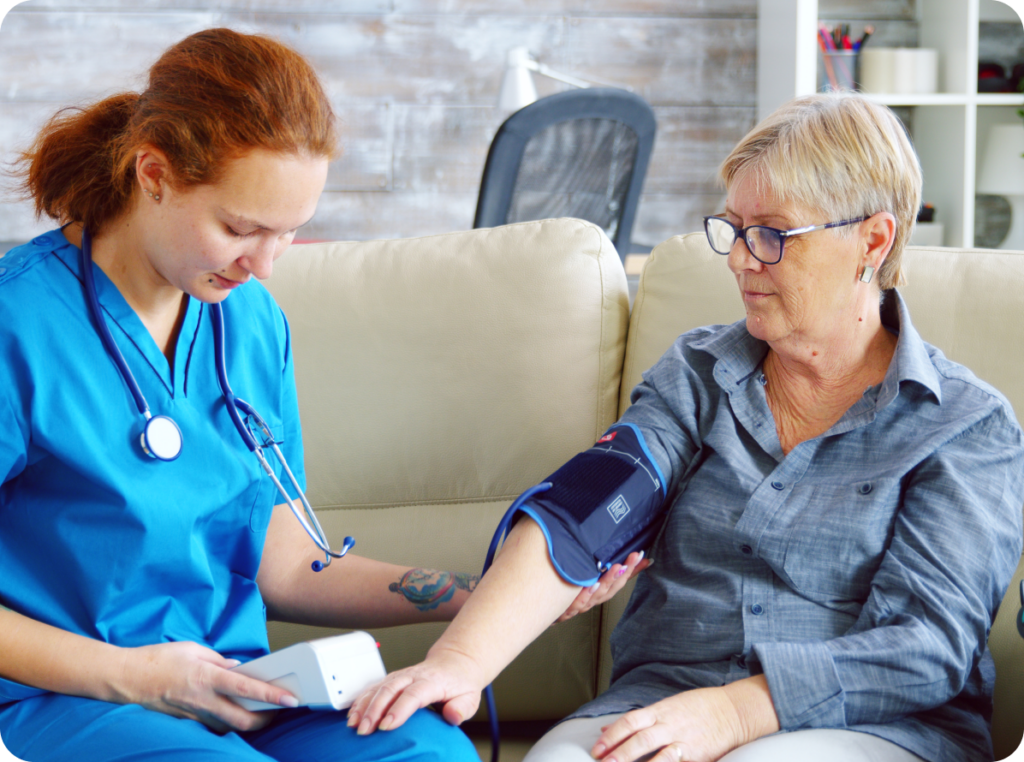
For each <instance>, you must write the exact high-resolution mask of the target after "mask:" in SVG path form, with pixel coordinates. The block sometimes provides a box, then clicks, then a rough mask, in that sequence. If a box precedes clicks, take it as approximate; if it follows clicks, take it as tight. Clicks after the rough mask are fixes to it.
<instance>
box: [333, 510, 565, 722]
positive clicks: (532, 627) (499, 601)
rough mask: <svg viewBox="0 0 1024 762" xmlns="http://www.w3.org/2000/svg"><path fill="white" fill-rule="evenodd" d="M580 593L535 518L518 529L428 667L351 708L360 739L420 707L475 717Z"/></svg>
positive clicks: (393, 680)
mask: <svg viewBox="0 0 1024 762" xmlns="http://www.w3.org/2000/svg"><path fill="white" fill-rule="evenodd" d="M579 591H580V588H579V587H577V586H575V585H570V584H569V583H567V582H565V581H564V580H563V579H562V578H561V577H560V576H559V575H558V573H557V572H556V571H555V569H554V567H553V566H552V565H551V562H550V560H549V559H548V554H547V544H546V542H545V539H544V535H543V533H542V532H541V529H540V527H539V526H538V525H537V524H536V523H534V521H533V520H531V519H524V520H522V521H520V522H519V523H518V524H517V525H516V527H515V528H514V529H513V530H512V532H511V534H510V535H509V537H508V540H507V541H506V543H505V546H504V547H503V548H502V550H501V553H500V554H499V555H498V557H497V558H496V559H495V561H494V565H493V566H492V567H491V569H490V571H488V572H487V574H486V575H485V576H484V578H483V579H482V580H481V581H480V584H479V586H478V587H477V590H476V592H475V593H474V594H473V595H472V596H471V597H470V599H469V600H468V601H467V602H466V604H465V605H464V606H463V608H462V611H460V612H459V615H458V616H457V617H456V618H455V621H453V622H452V624H451V626H449V628H448V629H447V630H446V631H445V633H444V635H442V636H441V638H440V639H439V640H438V641H437V643H435V644H434V646H433V647H432V648H431V649H430V651H429V652H428V654H427V658H426V659H425V660H424V661H423V662H422V663H421V664H417V665H415V666H412V667H409V668H408V669H403V670H399V671H398V672H394V673H392V674H391V675H389V676H388V678H387V679H386V680H385V681H384V682H383V683H382V684H381V685H380V686H378V687H377V688H376V689H375V690H372V691H369V692H367V693H366V694H364V695H363V696H361V697H360V698H359V699H358V700H357V701H356V702H355V704H354V705H353V706H352V708H351V709H350V710H349V725H353V726H354V725H356V724H358V726H359V732H360V733H361V734H366V733H371V732H373V731H374V730H376V729H378V728H379V729H381V730H389V729H391V728H396V727H398V726H399V725H401V724H402V723H404V722H405V721H406V720H407V719H408V718H409V717H410V716H411V715H412V713H413V712H415V711H416V710H417V709H419V708H421V707H424V706H428V705H430V704H435V703H441V704H443V705H444V710H443V714H444V717H445V719H446V720H448V722H451V723H453V724H459V723H461V722H462V721H463V720H465V719H467V718H468V717H471V716H472V715H473V713H474V712H475V711H476V709H477V706H478V705H479V703H480V691H481V690H483V688H484V687H485V686H486V685H488V684H489V683H490V682H491V681H492V680H493V679H494V678H495V677H496V676H497V675H498V673H499V672H501V670H502V669H504V667H505V666H506V665H507V664H508V663H509V662H511V661H512V659H514V658H515V657H516V656H517V655H518V654H519V652H520V651H522V650H523V649H524V648H525V647H526V646H527V645H528V644H529V643H530V642H532V641H533V640H534V639H535V638H536V637H537V636H538V635H540V634H541V633H542V632H543V631H544V630H545V629H546V628H547V627H548V626H549V625H550V624H551V623H552V622H554V621H555V619H556V618H558V616H559V615H560V614H562V613H563V612H564V611H565V610H566V609H567V608H568V607H569V604H570V603H571V602H572V601H573V599H574V598H576V596H577V594H578V593H579Z"/></svg>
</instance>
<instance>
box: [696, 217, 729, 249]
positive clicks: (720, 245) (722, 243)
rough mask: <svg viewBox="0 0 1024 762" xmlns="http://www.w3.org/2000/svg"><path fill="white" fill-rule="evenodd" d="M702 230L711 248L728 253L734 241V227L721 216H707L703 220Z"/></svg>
mask: <svg viewBox="0 0 1024 762" xmlns="http://www.w3.org/2000/svg"><path fill="white" fill-rule="evenodd" d="M704 231H705V232H706V233H707V235H708V243H710V244H711V248H712V249H714V250H715V251H716V252H717V253H719V254H728V253H729V251H730V249H732V245H733V244H734V243H735V242H736V228H734V227H733V226H732V225H731V224H730V223H729V222H728V221H727V220H723V219H722V218H721V217H708V218H707V219H706V220H705V221H704Z"/></svg>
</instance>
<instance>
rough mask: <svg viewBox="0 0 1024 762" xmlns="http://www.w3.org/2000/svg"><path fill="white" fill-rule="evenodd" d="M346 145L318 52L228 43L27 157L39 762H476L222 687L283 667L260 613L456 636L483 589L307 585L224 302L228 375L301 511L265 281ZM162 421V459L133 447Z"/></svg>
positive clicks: (22, 372) (294, 412)
mask: <svg viewBox="0 0 1024 762" xmlns="http://www.w3.org/2000/svg"><path fill="white" fill-rule="evenodd" d="M336 143H337V137H336V124H335V117H334V115H333V113H332V111H331V107H330V104H329V102H328V100H327V98H326V96H325V94H324V92H323V89H322V88H321V85H320V83H319V81H318V79H317V77H316V74H315V73H314V72H313V70H312V68H311V67H310V66H309V64H308V63H307V62H306V61H305V60H304V59H303V58H302V57H300V56H299V55H298V54H296V53H295V52H294V51H292V50H290V49H288V48H286V47H284V46H283V45H281V44H279V43H277V42H274V41H272V40H269V39H267V38H263V37H259V36H250V35H243V34H238V33H235V32H232V31H230V30H226V29H212V30H208V31H204V32H200V33H198V34H195V35H192V36H190V37H188V38H186V39H185V40H183V41H182V42H180V43H178V44H177V45H175V46H173V47H172V48H170V49H169V50H168V51H166V52H165V53H164V54H163V56H162V57H161V58H160V59H159V60H158V61H157V63H156V64H155V65H154V66H153V68H152V69H151V70H150V76H149V83H148V87H147V89H146V90H145V92H143V93H142V94H141V95H139V94H136V93H126V94H122V95H116V96H113V97H110V98H108V99H106V100H104V101H101V102H100V103H97V104H95V105H93V106H90V107H88V108H85V109H68V110H65V111H62V112H60V113H59V114H58V115H57V116H56V117H54V119H53V120H51V121H50V122H49V123H48V124H47V125H46V126H45V127H44V129H43V130H42V132H41V134H40V135H39V137H38V138H37V140H36V142H35V144H34V145H33V146H32V147H31V148H30V149H29V150H28V151H27V152H26V153H25V154H24V155H23V162H22V170H23V173H22V175H21V178H22V181H23V188H24V189H25V191H26V192H27V194H28V195H29V196H30V197H31V198H32V199H33V200H34V202H35V207H36V211H37V213H39V214H45V215H47V216H48V217H51V218H53V219H55V220H57V221H59V222H60V223H61V225H62V227H61V228H60V229H57V230H53V231H51V232H49V233H46V234H44V235H41V236H39V237H38V238H36V239H35V240H33V241H31V242H30V243H28V244H26V245H24V246H22V247H19V248H17V249H14V250H12V251H11V252H9V253H8V254H7V255H6V256H5V257H3V259H0V356H2V357H3V362H2V364H0V431H2V432H3V437H2V438H0V479H2V486H0V736H2V738H3V742H4V744H5V745H6V746H7V747H8V748H9V749H10V750H11V752H13V753H14V754H15V755H16V756H18V757H19V758H22V759H26V760H31V761H32V762H47V761H48V760H62V761H63V760H67V759H76V760H86V761H88V760H110V759H118V760H152V759H155V758H160V759H168V760H176V759H188V760H214V759H216V760H222V759H232V760H253V761H255V760H269V759H274V760H282V761H283V760H300V759H301V760H307V759H316V760H321V761H322V762H329V760H338V759H345V760H352V761H355V760H376V759H388V760H442V759H443V760H450V761H454V762H458V761H460V760H477V756H476V754H475V752H474V750H473V746H472V744H471V743H470V742H469V741H468V739H467V738H466V737H465V735H463V734H462V732H461V731H460V730H458V729H457V728H454V727H451V726H450V725H449V724H447V723H445V722H444V720H442V719H440V718H439V717H438V716H437V715H436V714H434V713H432V712H429V711H421V712H418V713H417V714H416V715H415V717H414V718H413V722H412V724H411V725H409V724H407V725H405V726H403V727H402V728H401V729H399V730H396V731H395V732H393V733H384V734H375V735H373V736H370V737H360V736H359V735H358V734H357V733H356V731H355V730H353V729H350V728H348V727H347V726H346V723H345V718H344V716H343V715H337V714H333V713H316V712H309V711H307V710H304V709H300V708H294V707H295V703H296V702H295V699H294V697H293V696H291V695H290V694H288V693H287V692H286V691H284V690H282V689H280V688H277V687H274V686H271V685H269V684H266V683H263V682H260V681H257V680H253V679H250V678H247V677H245V676H242V675H239V674H237V673H234V672H231V671H230V668H231V667H233V666H235V665H237V664H239V663H240V662H244V661H247V660H249V659H252V658H255V657H258V656H261V655H263V654H265V653H267V652H268V650H269V649H268V643H267V635H266V628H265V623H266V620H267V618H272V619H278V620H284V621H292V622H303V623H308V624H316V625H324V626H331V627H351V628H363V627H371V626H373V627H381V626H389V625H395V624H403V623H409V622H416V621H428V620H447V619H451V618H452V617H453V616H454V614H455V613H456V612H457V611H458V609H459V607H460V606H461V605H462V603H463V602H464V601H465V600H466V598H467V596H468V595H469V593H470V592H471V590H472V588H473V587H474V585H475V580H473V579H467V578H466V577H465V576H464V575H452V574H451V573H449V572H438V571H429V570H411V569H409V568H407V567H400V566H394V565H391V564H385V563H380V562H376V561H372V560H370V559H366V558H359V557H356V556H354V555H348V556H347V557H345V558H343V559H340V560H336V561H335V562H334V563H333V564H328V565H326V568H324V569H323V571H322V572H320V573H319V574H315V573H314V572H313V571H311V570H310V566H311V565H312V564H313V563H314V562H315V561H318V560H326V559H325V556H324V554H323V552H321V550H319V549H318V548H317V546H316V545H314V543H313V542H311V541H310V537H309V535H308V534H307V533H306V531H304V529H303V527H302V525H301V524H300V523H299V522H297V521H296V520H295V519H294V518H293V516H292V515H291V511H290V510H289V508H288V506H287V505H286V504H284V500H283V498H282V497H281V496H280V495H279V493H278V491H277V489H276V488H275V486H274V484H273V482H272V480H271V479H269V478H267V476H266V475H265V474H264V473H263V471H262V470H261V466H260V464H259V462H258V461H257V459H256V458H255V457H254V456H253V454H252V452H250V450H249V449H248V448H247V447H246V445H245V443H244V442H243V439H242V437H241V436H240V435H239V431H238V430H237V429H236V426H235V422H233V420H232V417H231V415H230V414H229V411H228V408H227V405H226V402H225V395H224V394H223V392H222V388H221V384H220V383H219V381H218V374H217V369H216V365H215V355H216V353H215V346H214V344H215V332H214V330H213V326H212V324H213V323H214V322H215V321H216V320H217V317H218V316H217V315H215V314H214V313H215V309H216V307H217V306H218V305H219V309H221V310H222V312H223V326H224V328H223V331H224V345H225V347H226V350H225V352H224V354H223V361H224V366H225V370H226V376H227V377H228V378H230V383H231V386H232V388H233V389H234V391H235V392H236V393H237V394H238V395H239V396H240V397H242V398H244V399H245V400H246V401H247V402H249V403H250V404H251V405H252V406H253V407H254V408H255V409H256V410H258V411H259V412H260V414H261V415H262V417H263V418H264V419H265V421H266V423H267V426H268V428H269V429H270V430H271V431H272V433H273V438H274V439H275V440H276V441H277V442H279V443H280V448H281V451H282V452H283V454H284V456H285V458H286V460H287V461H288V462H289V463H290V465H291V470H292V472H293V473H294V475H295V477H296V481H297V483H298V484H299V485H300V486H301V487H302V488H303V489H304V488H305V477H304V472H303V466H302V463H303V453H302V438H301V432H300V429H299V413H298V409H297V403H296V391H295V382H294V378H293V368H292V354H291V347H290V337H289V330H288V324H287V321H286V320H285V318H284V316H283V314H282V313H281V311H280V309H279V308H278V307H277V305H276V304H275V303H274V302H273V300H272V299H271V297H270V295H269V294H268V293H267V291H266V290H265V289H264V288H263V287H262V286H261V285H260V284H258V283H256V282H255V281H254V279H262V278H266V277H268V276H269V275H270V273H271V269H272V267H273V263H274V260H275V259H276V258H277V257H279V256H280V255H281V254H282V253H283V252H284V250H285V249H286V248H287V247H288V245H289V244H290V243H291V241H292V238H293V236H294V235H295V231H296V230H297V229H298V228H299V227H301V226H302V225H303V224H305V223H306V222H307V221H309V219H310V218H311V217H312V216H313V213H314V211H315V209H316V205H317V201H318V199H319V197H320V194H321V192H322V190H323V188H324V184H325V181H326V177H327V167H328V163H329V161H330V160H331V159H332V158H333V157H335V156H336V153H337V148H336ZM87 244H91V246H90V245H87ZM90 270H91V275H92V281H93V284H92V289H90V288H88V287H87V286H88V284H87V283H85V277H84V276H85V275H86V274H88V272H89V271H90ZM91 290H94V291H95V297H96V302H97V304H96V305H95V306H94V308H93V310H92V311H91V310H90V306H89V304H88V299H89V298H88V296H87V294H88V293H89V292H90V291H91ZM97 307H98V309H97ZM103 325H106V326H107V328H109V331H110V335H111V338H112V340H113V344H114V345H115V347H116V350H117V352H113V351H111V348H110V347H109V346H105V345H104V342H103V340H102V339H101V331H102V326H103ZM116 353H120V355H122V356H123V358H124V364H125V366H127V369H124V368H119V367H118V365H117V363H116V361H115V354H116ZM131 379H134V381H132V380H131ZM140 398H141V399H142V400H143V401H142V402H137V400H138V399H140ZM147 408H148V410H147ZM143 411H145V412H143ZM161 416H166V417H167V418H169V419H171V420H173V422H174V424H173V427H172V429H176V430H177V432H178V433H177V434H176V433H175V432H174V431H173V430H172V431H171V435H172V436H171V440H173V441H171V442H170V444H169V445H168V446H169V449H168V450H164V449H162V448H163V446H164V445H167V444H168V443H167V442H166V441H164V442H160V441H149V440H147V439H146V438H145V437H142V436H141V434H142V432H143V429H144V427H145V425H146V423H147V419H149V418H150V417H152V418H153V419H157V418H160V417H161ZM161 420H164V419H161ZM166 428H167V426H165V429H166ZM179 435H180V446H179V442H178V436H179ZM140 440H141V441H140ZM154 454H155V455H157V456H159V457H153V455H154ZM161 458H163V459H161ZM271 462H272V463H275V461H273V460H272V461H271ZM275 466H276V467H277V468H278V472H277V474H276V476H277V478H278V479H279V480H280V481H281V482H282V483H283V484H284V485H286V489H288V490H289V492H290V493H291V495H290V496H291V497H292V498H293V499H294V498H296V497H297V495H296V494H295V490H294V489H293V488H292V487H291V486H290V485H291V482H290V481H289V479H288V477H287V474H286V473H285V472H284V471H283V469H281V468H280V466H278V465H277V464H276V463H275ZM632 567H635V563H634V564H633V565H632ZM632 567H629V570H630V571H632ZM613 571H614V572H618V571H620V570H619V569H616V570H613ZM612 577H613V575H606V579H605V580H604V584H603V585H602V587H601V589H600V591H598V592H597V593H596V594H595V593H592V592H586V591H585V592H584V593H583V594H581V596H580V597H579V598H578V599H577V600H576V602H575V603H574V604H573V606H572V607H571V608H570V609H569V611H567V612H566V614H565V615H564V616H570V615H572V614H573V613H576V612H577V611H579V610H582V609H584V608H586V607H588V606H589V605H590V604H591V603H597V602H600V600H602V599H603V598H604V597H605V596H606V595H607V594H610V593H612V592H614V590H615V589H617V587H621V584H620V583H618V582H616V583H612V582H610V579H611V578H612ZM410 580H415V584H413V583H412V582H410ZM622 581H623V582H624V579H623V580H622ZM432 586H433V588H437V589H442V588H449V589H450V590H451V591H454V592H453V593H449V594H446V595H445V596H441V597H440V598H437V599H436V600H435V599H434V598H436V596H434V597H432V596H431V595H430V593H431V590H432V589H433V588H432ZM395 593H399V594H398V595H396V594H395ZM425 600H426V601H427V603H424V601H425ZM236 697H245V698H251V699H257V700H259V701H264V702H268V703H272V704H276V705H278V706H280V707H282V709H281V710H279V711H276V712H273V711H272V712H262V713H251V712H248V711H246V710H244V709H243V708H242V707H241V706H239V705H238V704H236V703H235V702H234V701H232V699H233V698H236Z"/></svg>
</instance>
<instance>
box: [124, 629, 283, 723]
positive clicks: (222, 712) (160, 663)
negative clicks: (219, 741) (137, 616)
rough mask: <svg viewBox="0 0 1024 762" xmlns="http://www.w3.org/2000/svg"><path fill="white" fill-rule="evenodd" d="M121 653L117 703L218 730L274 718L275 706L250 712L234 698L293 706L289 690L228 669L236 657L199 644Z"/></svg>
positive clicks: (182, 644)
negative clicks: (188, 720) (222, 654)
mask: <svg viewBox="0 0 1024 762" xmlns="http://www.w3.org/2000/svg"><path fill="white" fill-rule="evenodd" d="M123 655H124V659H123V662H122V664H121V669H120V680H119V681H118V684H117V685H115V686H114V689H115V691H116V692H117V695H118V697H119V698H120V699H121V703H124V704H140V705H142V706H144V707H146V708H147V709H152V710H154V711H157V712H163V713H164V714H169V715H171V716H172V717H182V718H187V719H191V720H197V721H199V722H201V723H203V724H204V725H206V726H207V727H209V728H211V729H212V730H214V731H215V732H217V733H226V732H228V731H231V730H242V731H245V730H258V729H259V728H262V727H263V726H265V725H266V724H267V723H269V722H270V721H271V720H272V719H273V718H274V715H275V712H274V711H265V712H250V711H248V710H246V709H243V708H242V707H241V706H239V705H238V704H236V703H235V702H234V701H232V700H231V699H232V698H233V697H234V698H247V699H254V700H256V701H264V702H266V703H268V704H276V705H278V706H296V705H297V702H296V699H295V697H294V696H292V695H291V694H290V693H288V692H287V691H285V690H282V689H281V688H277V687H275V686H273V685H269V684H268V683H264V682H262V681H260V680H254V679H253V678H251V677H247V676H245V675H242V674H239V673H237V672H231V671H230V670H231V668H232V667H236V666H238V662H237V661H235V660H233V659H225V658H224V657H223V656H221V655H220V654H218V653H217V652H216V651H212V650H210V649H209V648H206V647H205V646H201V645H199V644H198V643H188V642H182V643H160V644H157V645H152V646H141V647H139V648H125V649H123Z"/></svg>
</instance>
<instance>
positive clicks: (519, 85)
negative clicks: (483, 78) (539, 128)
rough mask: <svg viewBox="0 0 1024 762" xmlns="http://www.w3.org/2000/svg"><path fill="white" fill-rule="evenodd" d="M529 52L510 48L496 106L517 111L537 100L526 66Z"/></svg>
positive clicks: (531, 77) (534, 87) (531, 78)
mask: <svg viewBox="0 0 1024 762" xmlns="http://www.w3.org/2000/svg"><path fill="white" fill-rule="evenodd" d="M530 60H531V59H530V53H529V51H528V50H527V49H526V48H512V49H511V50H510V51H508V58H507V59H506V62H505V76H504V77H503V78H502V80H501V91H500V92H499V93H498V108H500V109H502V110H503V111H518V110H519V109H521V108H523V107H524V106H529V105H530V104H531V103H533V102H534V101H535V100H537V88H536V86H534V84H533V75H532V74H531V73H530V69H529V68H528V65H529V62H530Z"/></svg>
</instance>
